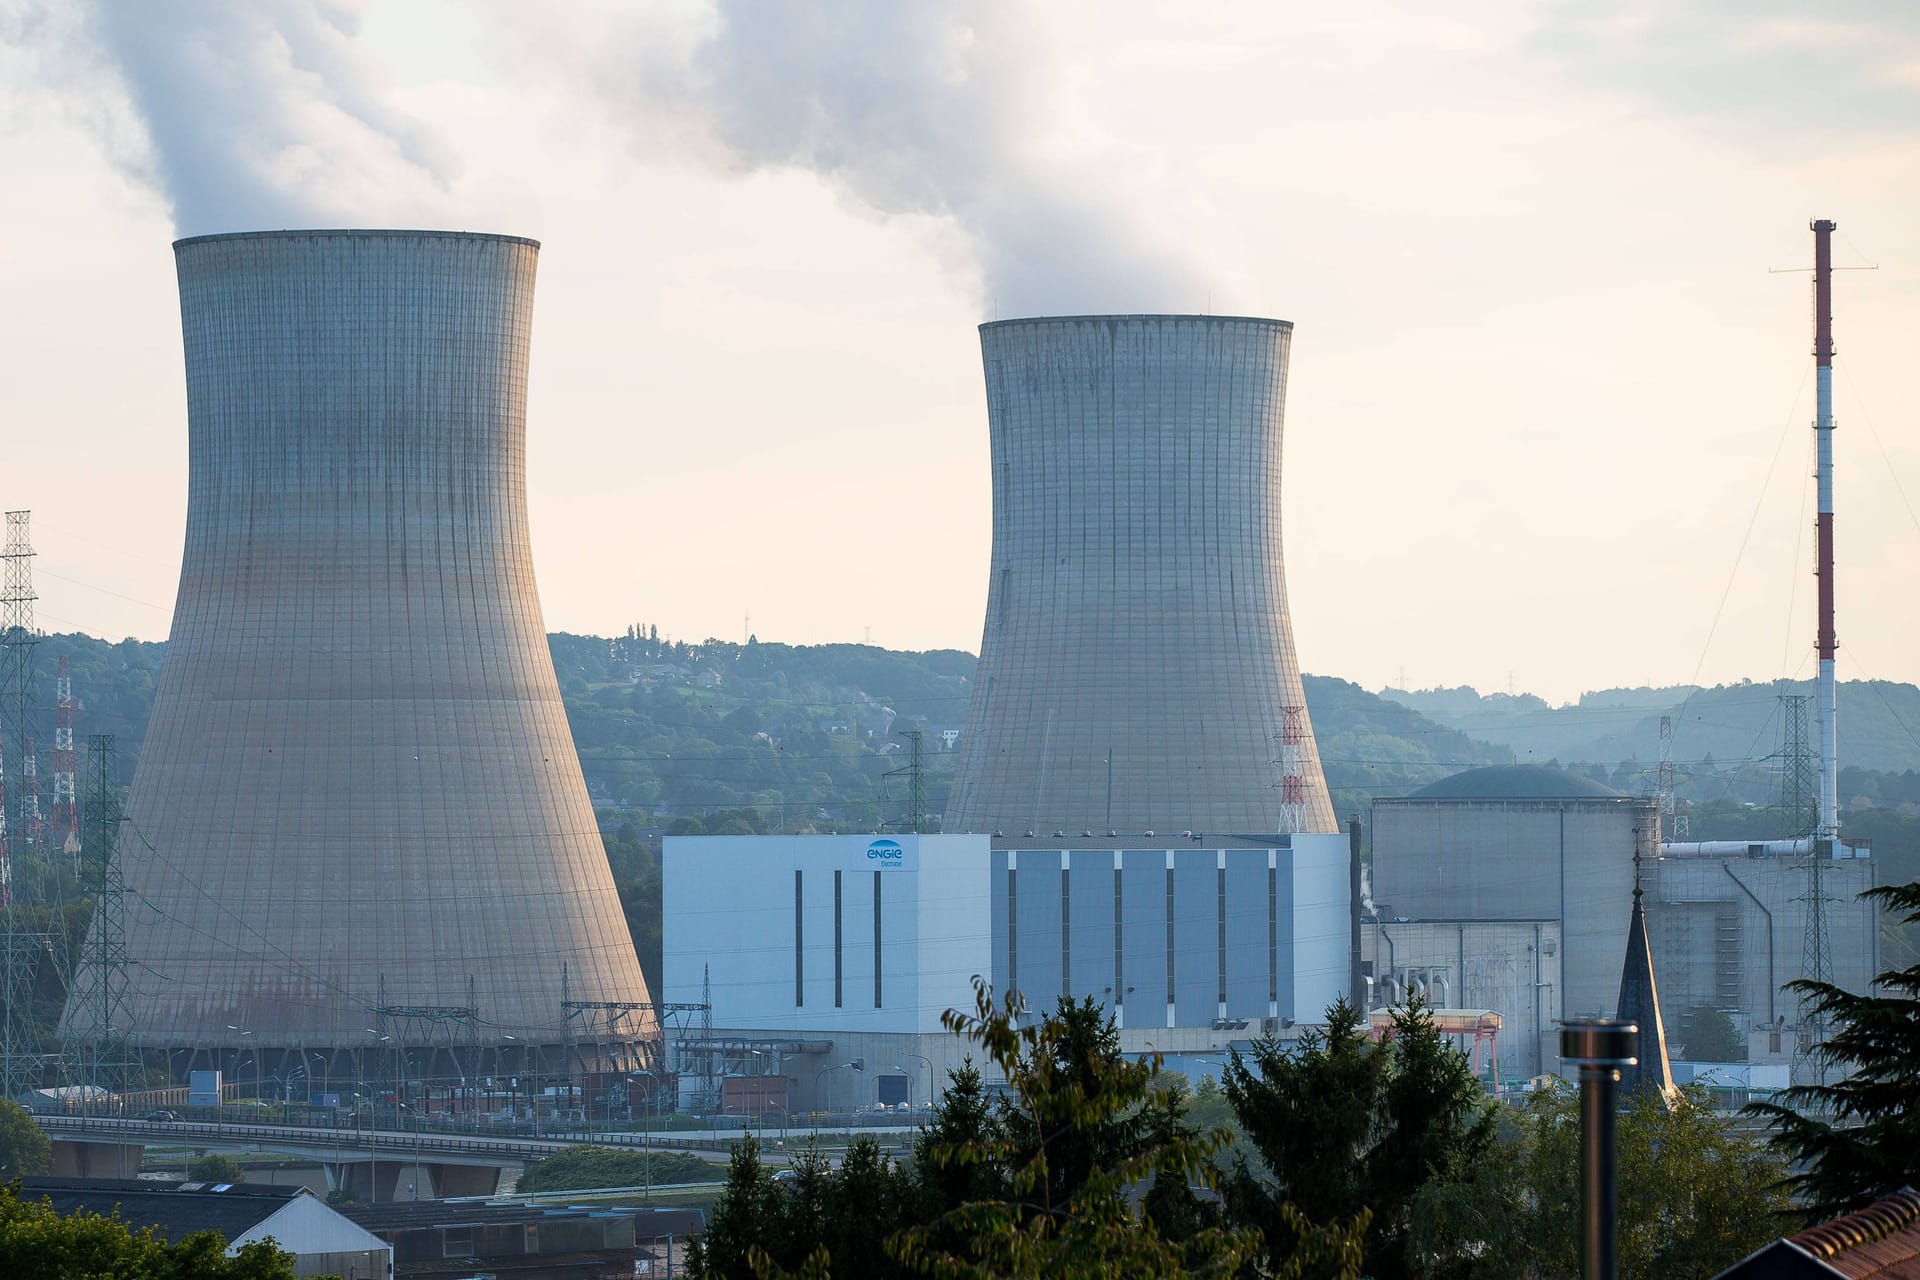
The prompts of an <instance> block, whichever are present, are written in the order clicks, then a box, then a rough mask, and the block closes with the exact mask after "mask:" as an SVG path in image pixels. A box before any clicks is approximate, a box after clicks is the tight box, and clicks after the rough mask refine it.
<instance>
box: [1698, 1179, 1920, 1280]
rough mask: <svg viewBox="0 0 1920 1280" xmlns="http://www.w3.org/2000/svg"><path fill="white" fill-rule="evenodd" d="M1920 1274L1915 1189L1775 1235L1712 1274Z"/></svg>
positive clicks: (1733, 1277) (1770, 1278)
mask: <svg viewBox="0 0 1920 1280" xmlns="http://www.w3.org/2000/svg"><path fill="white" fill-rule="evenodd" d="M1836 1276H1841V1277H1847V1278H1848V1280H1869V1278H1872V1280H1920V1192H1915V1191H1913V1190H1912V1189H1907V1190H1902V1191H1896V1192H1895V1193H1894V1194H1892V1195H1890V1196H1885V1197H1883V1198H1881V1199H1879V1200H1876V1201H1874V1202H1873V1203H1872V1204H1870V1205H1868V1206H1867V1207H1866V1208H1864V1209H1862V1210H1860V1211H1859V1212H1858V1213H1849V1214H1846V1215H1844V1216H1842V1217H1838V1218H1835V1219H1833V1220H1832V1221H1830V1222H1823V1223H1821V1224H1820V1225H1819V1226H1817V1227H1809V1228H1808V1229H1807V1230H1805V1231H1802V1232H1800V1233H1799V1234H1798V1235H1792V1236H1787V1237H1785V1238H1784V1239H1780V1240H1775V1241H1774V1242H1773V1243H1772V1244H1770V1245H1768V1246H1766V1247H1765V1248H1763V1249H1761V1250H1759V1251H1758V1252H1756V1253H1754V1254H1752V1255H1750V1256H1749V1257H1747V1258H1746V1259H1745V1260H1743V1261H1741V1262H1738V1263H1736V1264H1734V1265H1733V1266H1731V1267H1729V1268H1727V1269H1726V1270H1725V1271H1722V1272H1721V1273H1720V1274H1719V1275H1718V1276H1716V1277H1715V1278H1714V1280H1833V1278H1834V1277H1836Z"/></svg>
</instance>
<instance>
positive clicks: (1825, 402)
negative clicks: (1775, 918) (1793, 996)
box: [1811, 218, 1840, 857]
mask: <svg viewBox="0 0 1920 1280" xmlns="http://www.w3.org/2000/svg"><path fill="white" fill-rule="evenodd" d="M1811 225H1812V228H1813V359H1814V378H1815V382H1814V395H1815V402H1816V414H1817V416H1816V417H1815V419H1814V424H1813V430H1814V441H1815V446H1816V457H1817V462H1816V463H1815V466H1814V473H1813V474H1814V481H1815V484H1816V485H1817V486H1818V488H1819V514H1818V515H1817V516H1816V517H1815V524H1814V531H1815V536H1816V539H1817V556H1818V566H1817V567H1816V569H1815V570H1814V572H1815V573H1816V574H1817V575H1818V577H1819V579H1820V622H1819V634H1818V636H1817V639H1816V645H1817V647H1818V650H1819V654H1820V680H1819V692H1818V694H1817V697H1818V710H1817V712H1816V716H1815V725H1816V732H1817V734H1818V736H1819V747H1820V796H1819V810H1818V818H1817V819H1816V823H1815V826H1814V831H1813V837H1814V856H1815V857H1820V856H1823V855H1824V856H1829V857H1830V856H1832V852H1833V842H1834V839H1835V838H1836V837H1837V836H1838V835H1839V834H1840V730H1839V724H1838V721H1837V719H1836V712H1837V710H1838V707H1837V703H1838V697H1837V689H1836V687H1835V683H1834V670H1833V657H1834V650H1835V649H1836V648H1837V647H1838V645H1837V644H1836V642H1835V639H1834V631H1833V233H1834V231H1835V229H1836V226H1837V224H1835V223H1833V222H1831V221H1828V220H1827V219H1825V218H1821V219H1817V220H1815V221H1814V222H1813V223H1812V224H1811Z"/></svg>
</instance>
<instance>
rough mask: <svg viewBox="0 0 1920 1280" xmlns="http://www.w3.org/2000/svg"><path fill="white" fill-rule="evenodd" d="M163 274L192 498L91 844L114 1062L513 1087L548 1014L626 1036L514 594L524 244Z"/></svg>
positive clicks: (563, 764) (247, 238)
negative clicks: (114, 997)
mask: <svg viewBox="0 0 1920 1280" xmlns="http://www.w3.org/2000/svg"><path fill="white" fill-rule="evenodd" d="M174 248H175V253H176V256H177V263H178V268H179V281H180V311H181V322H182V326H183V330H184V336H185V354H186V373H187V408H188V439H189V476H190V480H189V484H190V488H189V496H188V509H187V533H186V547H185V559H184V563H183V565H182V568H181V574H180V591H179V596H178V600H177V602H176V605H175V608H174V615H173V627H172V633H171V635H170V636H169V639H168V642H167V650H166V661H165V667H164V669H163V671H162V674H161V679H160V686H159V690H158V694H157V697H156V699H155V703H154V709H153V717H152V721H151V726H150V728H149V730H148V733H147V736H146V741H145V744H144V747H143V749H142V750H141V753H140V758H139V764H138V768H137V771H136V774H135V777H134V780H133V786H132V792H131V795H130V798H129V801H128V807H127V810H126V818H127V821H126V822H125V823H124V824H123V826H122V830H121V832H120V838H119V845H118V857H119V859H120V864H121V867H122V871H123V874H124V877H125V882H126V885H127V888H128V890H129V892H130V894H131V895H132V899H133V900H134V901H135V902H137V903H138V904H139V905H138V907H137V908H136V909H133V910H129V911H128V912H127V914H126V926H125V930H126V954H127V955H128V956H129V957H131V958H132V959H133V960H134V961H137V963H135V964H132V965H131V966H130V967H129V968H128V970H127V973H128V977H129V981H130V983H131V991H130V995H131V1000H130V1003H131V1005H132V1007H133V1008H134V1009H135V1010H137V1014H138V1021H137V1024H136V1026H135V1028H134V1037H133V1039H134V1042H135V1043H136V1044H137V1045H139V1046H142V1047H145V1048H149V1049H167V1050H174V1051H192V1052H193V1053H194V1054H196V1055H197V1054H199V1053H202V1052H206V1053H210V1054H211V1055H212V1057H211V1058H210V1060H209V1061H210V1064H211V1065H217V1064H218V1063H219V1062H220V1061H221V1060H222V1055H224V1054H231V1053H233V1052H235V1051H237V1050H240V1049H243V1048H244V1049H252V1050H255V1051H260V1052H262V1053H264V1054H272V1053H276V1052H277V1053H279V1054H280V1055H281V1056H282V1057H284V1056H285V1055H286V1054H287V1053H289V1052H291V1051H295V1050H298V1051H302V1052H305V1051H313V1052H315V1053H319V1054H323V1055H336V1054H338V1053H340V1052H342V1051H361V1052H364V1051H367V1050H374V1051H376V1052H378V1051H379V1050H380V1049H381V1048H382V1047H383V1046H391V1045H395V1044H406V1046H407V1047H408V1048H409V1049H412V1050H414V1051H415V1056H416V1059H417V1058H418V1057H419V1053H420V1051H422V1050H427V1049H429V1048H433V1047H435V1046H434V1045H432V1044H428V1043H421V1041H423V1040H431V1039H433V1038H434V1037H444V1038H445V1039H447V1040H449V1041H453V1042H457V1043H456V1044H455V1047H458V1045H459V1044H464V1045H466V1046H468V1047H473V1046H482V1047H484V1046H493V1047H494V1048H495V1051H496V1055H497V1053H498V1050H499V1049H500V1048H501V1047H502V1046H506V1045H512V1046H514V1047H515V1048H516V1049H517V1051H518V1052H519V1054H520V1058H519V1061H521V1062H523V1063H527V1064H528V1065H527V1066H523V1067H521V1068H520V1069H521V1070H526V1069H534V1070H538V1069H539V1068H538V1067H537V1066H534V1065H533V1063H532V1062H529V1060H528V1057H527V1055H528V1054H530V1053H531V1054H535V1055H537V1054H538V1052H539V1050H540V1049H541V1048H542V1047H549V1048H550V1047H554V1046H559V1045H561V1044H563V1043H564V1042H566V1041H567V1040H568V1039H569V1038H570V1037H574V1036H577V1035H578V1033H579V1031H580V1028H579V1027H578V1026H572V1027H570V1026H569V1020H570V1014H569V1010H567V1009H563V1003H564V1002H569V1001H571V1002H574V1003H576V1004H578V1003H583V1002H625V1003H628V1004H632V1005H639V1006H642V1007H641V1008H640V1009H637V1010H633V1011H632V1012H633V1013H635V1014H636V1015H637V1016H636V1017H633V1018H630V1019H629V1020H628V1021H627V1023H626V1028H627V1029H629V1030H631V1031H633V1032H644V1033H646V1034H651V1024H650V1022H648V1023H647V1025H645V1026H643V1025H642V1023H643V1021H645V1020H647V1019H648V1018H649V1014H648V1011H647V1007H646V1006H647V1002H648V1000H649V997H648V995H647V991H646V985H645V981H644V979H643V978H642V977H641V972H640V966H639V962H638V959H637V957H636V955H635V953H634V947H633V941H632V938H631V937H630V935H629V933H628V929H627V924H626V919H625V916H624V915H623V914H622V911H621V908H620V904H619V901H618V899H617V897H616V895H615V891H614V885H613V879H612V875H611V874H610V872H609V869H608V865H607V857H606V851H605V849H604V847H603V845H602V843H601V839H600V834H599V830H598V827H597V825H596V823H595V820H594V814H593V810H592V807H591V805H590V804H589V802H588V797H587V791H586V786H585V783H584V780H583V779H582V776H581V772H580V764H579V760H578V758H577V756H576V755H575V751H574V745H573V740H572V737H571V735H570V733H569V731H568V726H567V718H566V713H565V710H564V709H563V707H562V705H561V700H560V689H559V685H558V682H557V681H556V679H555V675H554V669H553V663H552V659H551V657H550V655H549V651H548V648H547V640H546V634H545V628H544V627H543V625H542V622H541V614H540V603H539V598H538V595H537V593H536V591H535V588H534V576H533V558H532V554H531V551H530V547H529V542H528V533H527V505H526V484H525V481H526V471H525V455H526V389H527V353H528V339H529V331H530V326H531V320H532V310H533V287H534V270H535V262H536V258H537V254H538V250H539V246H538V245H537V244H536V243H535V242H534V241H531V240H523V239H518V238H514V237H509V236H495V235H475V234H466V233H452V232H415V231H286V232H267V233H261V234H240V235H217V236H202V237H196V238H193V239H188V240H182V241H180V242H179V243H177V244H176V245H175V246H174ZM85 998H86V993H85V992H77V993H76V996H75V1002H74V1005H70V1007H69V1013H68V1018H69V1020H71V1019H72V1018H73V1016H74V1015H73V1009H74V1007H76V1006H77V1005H78V1003H79V1002H80V1001H81V1000H83V999H85ZM410 1020H411V1023H412V1029H411V1030H409V1029H408V1024H409V1021H410ZM603 1030H604V1028H603ZM409 1037H411V1038H412V1041H413V1042H412V1043H408V1042H409ZM635 1038H636V1039H638V1038H640V1037H639V1036H638V1035H636V1036H635ZM179 1065H180V1064H179V1062H178V1060H177V1059H176V1069H179ZM229 1065H232V1064H231V1063H229ZM317 1069H326V1067H325V1064H322V1065H321V1066H319V1067H318V1068H317ZM334 1069H335V1071H336V1074H337V1072H338V1070H339V1068H337V1067H336V1068H334ZM415 1069H419V1070H424V1069H425V1066H424V1065H419V1066H417V1067H416V1068H415Z"/></svg>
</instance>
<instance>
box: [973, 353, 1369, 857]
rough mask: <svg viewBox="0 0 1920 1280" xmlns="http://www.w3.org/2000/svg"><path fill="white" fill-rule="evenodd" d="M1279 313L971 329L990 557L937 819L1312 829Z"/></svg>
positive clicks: (1013, 830)
mask: <svg viewBox="0 0 1920 1280" xmlns="http://www.w3.org/2000/svg"><path fill="white" fill-rule="evenodd" d="M1292 331H1293V329H1292V326H1291V325H1289V324H1287V323H1285V322H1284V321H1278V320H1257V319H1241V318H1234V317H1225V316H1070V317H1057V318H1045V319H1032V320H1005V321H1000V322H997V323H993V324H986V325H982V326H981V327H980V345H981V350H982V354H983V356H984V358H985V362H986V377H987V425H988V430H989V433H990V435H991V440H992V459H993V559H992V568H991V579H990V581H989V584H988V592H987V621H986V630H985V634H984V635H983V636H982V638H981V641H980V666H979V672H978V675H977V677H976V679H975V681H974V685H973V693H972V705H971V707H970V708H969V710H968V714H967V728H966V733H965V734H964V736H963V737H962V739H961V747H960V759H959V763H958V768H957V771H956V773H955V776H954V782H953V792H952V799H951V802H950V803H949V805H948V807H947V812H946V817H945V830H947V831H949V832H967V831H972V832H990V831H999V832H1004V833H1005V834H1006V836H1007V837H1008V838H1013V837H1016V836H1019V835H1021V834H1023V833H1028V832H1037V833H1039V834H1040V835H1043V836H1044V835H1051V834H1052V833H1053V832H1055V831H1061V832H1065V833H1067V834H1068V835H1074V836H1077V835H1079V834H1080V833H1081V832H1083V831H1089V832H1094V833H1097V834H1100V835H1104V834H1105V833H1106V832H1107V831H1109V830H1112V831H1116V832H1119V833H1122V834H1129V833H1130V834H1138V833H1141V832H1146V831H1155V832H1158V833H1160V834H1162V835H1165V834H1167V833H1169V832H1178V831H1183V830H1192V831H1201V832H1215V833H1221V832H1231V833H1240V834H1251V833H1280V832H1295V831H1301V832H1330V831H1334V830H1336V829H1337V828H1336V826H1335V822H1334V815H1333V806H1332V804H1331V802H1330V801H1329V799H1328V797H1327V787H1326V782H1325V780H1324V778H1323V777H1322V775H1321V772H1320V766H1319V761H1318V758H1317V756H1315V754H1314V752H1313V735H1312V728H1311V725H1310V723H1309V721H1308V717H1307V712H1306V698H1305V696H1304V695H1303V694H1302V692H1301V686H1300V665H1299V662H1298V659H1297V658H1296V657H1295V654H1294V647H1293V630H1292V625H1291V623H1290V622H1289V621H1288V617H1287V589H1286V580H1285V577H1284V575H1283V572H1282V565H1281V554H1280V437H1281V419H1282V410H1283V405H1284V402H1285V397H1286V386H1287V346H1288V342H1289V340H1290V338H1291V335H1292Z"/></svg>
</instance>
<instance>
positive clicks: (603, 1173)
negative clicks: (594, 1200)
mask: <svg viewBox="0 0 1920 1280" xmlns="http://www.w3.org/2000/svg"><path fill="white" fill-rule="evenodd" d="M649 1159H651V1160H652V1162H653V1178H652V1181H653V1183H654V1185H655V1186H661V1185H665V1184H669V1183H676V1182H713V1181H716V1180H717V1179H718V1176H719V1170H718V1169H716V1168H715V1167H714V1166H713V1165H711V1164H708V1163H707V1162H706V1161H705V1160H702V1159H701V1158H700V1157H699V1156H695V1155H688V1154H687V1153H686V1152H683V1151H655V1152H651V1153H649V1152H645V1151H616V1150H614V1149H612V1148H611V1147H575V1148H573V1149H572V1150H571V1151H562V1152H561V1153H560V1154H558V1155H552V1156H548V1157H547V1158H546V1159H544V1160H541V1161H539V1162H538V1163H536V1164H535V1165H534V1166H533V1167H532V1168H531V1169H528V1170H527V1172H526V1176H525V1177H523V1178H521V1179H520V1190H522V1191H593V1190H597V1189H599V1188H601V1187H638V1186H641V1185H644V1184H645V1183H646V1182H647V1181H648V1178H647V1162H648V1160H649Z"/></svg>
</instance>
